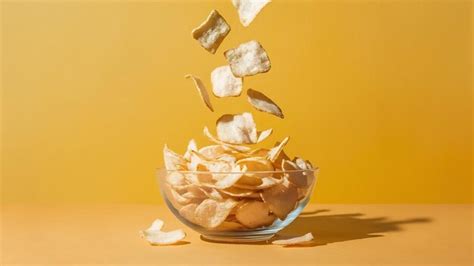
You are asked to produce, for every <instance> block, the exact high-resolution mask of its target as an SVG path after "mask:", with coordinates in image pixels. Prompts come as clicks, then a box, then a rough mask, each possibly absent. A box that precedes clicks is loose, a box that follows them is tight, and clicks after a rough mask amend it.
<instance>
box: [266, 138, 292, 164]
mask: <svg viewBox="0 0 474 266" xmlns="http://www.w3.org/2000/svg"><path fill="white" fill-rule="evenodd" d="M289 140H290V137H286V138H285V139H283V140H282V141H281V142H280V143H279V144H278V145H276V146H275V147H273V148H272V149H271V150H270V151H269V152H268V155H267V158H268V160H270V161H272V162H276V160H277V159H278V155H280V153H281V151H282V150H283V147H285V145H286V144H287V143H288V141H289Z"/></svg>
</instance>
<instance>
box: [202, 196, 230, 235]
mask: <svg viewBox="0 0 474 266" xmlns="http://www.w3.org/2000/svg"><path fill="white" fill-rule="evenodd" d="M236 204H237V202H235V201H234V200H231V199H227V200H225V201H222V202H221V201H216V200H213V199H206V200H204V201H203V202H201V203H200V204H199V206H198V207H197V208H196V211H195V212H194V213H195V218H196V223H197V224H199V225H200V226H202V227H205V228H215V227H217V226H219V225H220V224H222V222H224V220H225V219H226V218H227V216H228V215H229V213H230V211H231V210H232V208H234V206H235V205H236Z"/></svg>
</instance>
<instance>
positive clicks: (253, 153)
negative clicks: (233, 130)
mask: <svg viewBox="0 0 474 266" xmlns="http://www.w3.org/2000/svg"><path fill="white" fill-rule="evenodd" d="M269 151H270V150H269V149H265V148H258V149H255V150H251V151H249V152H248V154H249V155H251V156H253V157H266V156H267V155H268V152H269Z"/></svg>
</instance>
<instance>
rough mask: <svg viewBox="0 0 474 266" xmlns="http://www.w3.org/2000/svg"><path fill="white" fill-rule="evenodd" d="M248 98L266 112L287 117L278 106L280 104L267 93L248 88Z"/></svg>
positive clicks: (254, 105) (252, 103) (256, 107)
mask: <svg viewBox="0 0 474 266" xmlns="http://www.w3.org/2000/svg"><path fill="white" fill-rule="evenodd" d="M247 99H248V101H249V103H250V104H251V105H252V106H253V107H255V109H257V110H259V111H262V112H266V113H269V114H272V115H274V116H278V117H280V118H284V117H285V116H284V115H283V112H282V111H281V109H280V107H278V105H277V104H276V103H275V102H274V101H272V100H271V99H270V98H268V97H267V96H266V95H265V94H263V93H261V92H259V91H256V90H253V89H248V90H247Z"/></svg>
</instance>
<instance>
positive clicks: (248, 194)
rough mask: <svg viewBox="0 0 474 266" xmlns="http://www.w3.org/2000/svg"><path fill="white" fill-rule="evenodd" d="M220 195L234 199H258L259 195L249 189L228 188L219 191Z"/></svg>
mask: <svg viewBox="0 0 474 266" xmlns="http://www.w3.org/2000/svg"><path fill="white" fill-rule="evenodd" d="M219 191H220V192H221V193H222V194H225V195H228V196H231V197H235V198H260V193H258V192H255V191H254V190H251V189H243V188H238V187H229V188H226V189H221V190H219Z"/></svg>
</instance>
